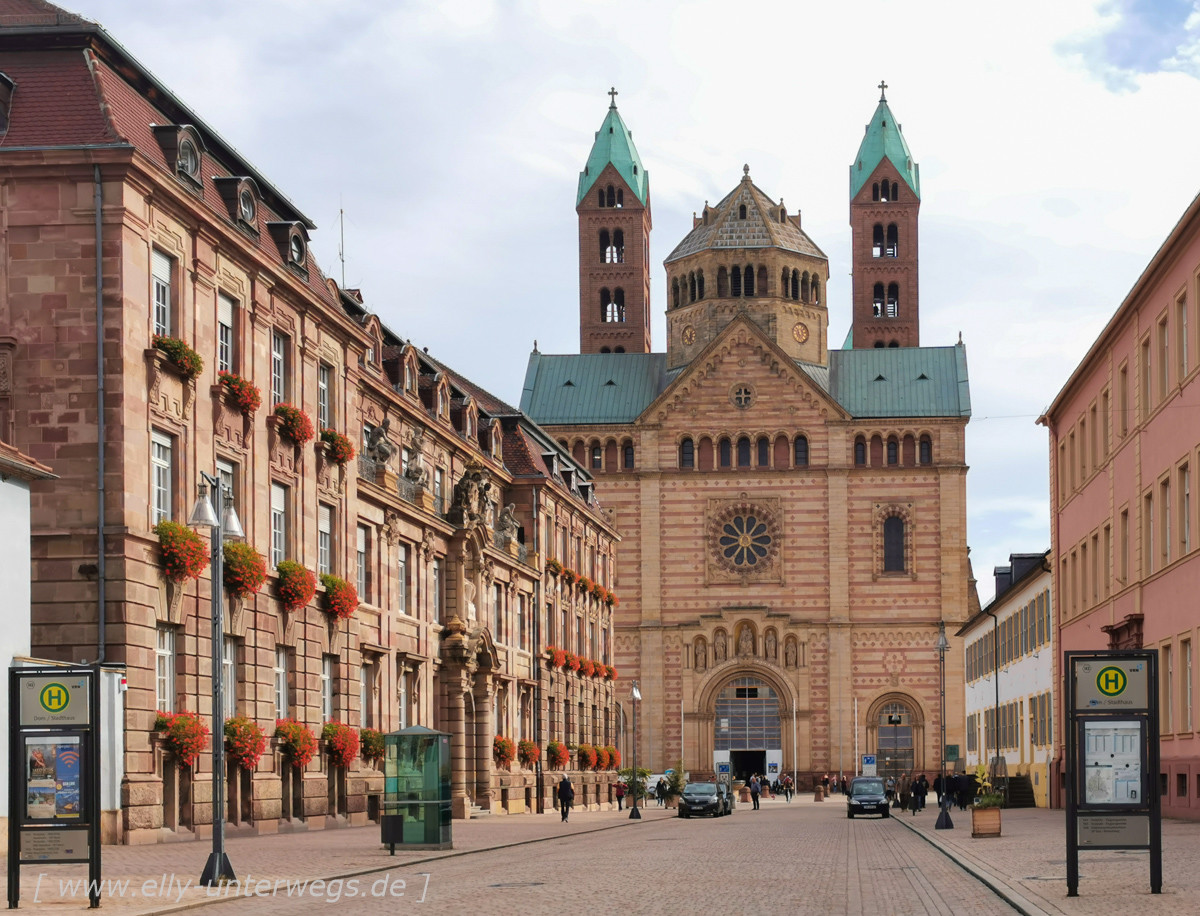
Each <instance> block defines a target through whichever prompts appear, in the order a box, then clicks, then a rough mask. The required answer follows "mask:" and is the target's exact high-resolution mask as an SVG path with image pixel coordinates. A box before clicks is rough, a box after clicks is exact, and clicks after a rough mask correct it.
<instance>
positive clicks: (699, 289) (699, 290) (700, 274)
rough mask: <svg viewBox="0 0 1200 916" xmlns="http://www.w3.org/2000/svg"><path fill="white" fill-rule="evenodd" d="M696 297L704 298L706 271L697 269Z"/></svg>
mask: <svg viewBox="0 0 1200 916" xmlns="http://www.w3.org/2000/svg"><path fill="white" fill-rule="evenodd" d="M696 298H697V299H703V298H704V271H702V270H698V271H696Z"/></svg>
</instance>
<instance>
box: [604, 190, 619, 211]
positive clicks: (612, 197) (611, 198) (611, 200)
mask: <svg viewBox="0 0 1200 916" xmlns="http://www.w3.org/2000/svg"><path fill="white" fill-rule="evenodd" d="M616 205H617V193H616V191H614V190H613V186H612V185H609V186H608V191H607V192H606V197H605V206H608V207H615V206H616Z"/></svg>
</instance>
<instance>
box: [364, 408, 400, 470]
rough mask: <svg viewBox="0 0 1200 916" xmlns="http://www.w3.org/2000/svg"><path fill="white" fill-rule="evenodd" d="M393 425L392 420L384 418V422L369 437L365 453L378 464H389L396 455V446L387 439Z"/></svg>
mask: <svg viewBox="0 0 1200 916" xmlns="http://www.w3.org/2000/svg"><path fill="white" fill-rule="evenodd" d="M391 425H392V421H391V419H389V418H388V417H384V418H383V422H382V423H380V424H379V425H378V426H376V427H375V428H374V429H373V430H371V435H369V436H368V437H367V445H366V447H365V448H364V449H363V451H364V452H366V453H367V455H368V456H369V457H371V458H374V459H375V461H376V462H377V463H378V464H387V463H388V461H390V460H391V458H392V456H393V455H395V454H396V446H394V445H392V443H391V442H389V441H388V438H387V434H388V429H389V427H391Z"/></svg>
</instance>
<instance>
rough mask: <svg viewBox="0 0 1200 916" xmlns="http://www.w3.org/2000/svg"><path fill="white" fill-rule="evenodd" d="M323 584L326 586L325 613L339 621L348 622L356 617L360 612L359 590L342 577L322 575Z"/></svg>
mask: <svg viewBox="0 0 1200 916" xmlns="http://www.w3.org/2000/svg"><path fill="white" fill-rule="evenodd" d="M321 584H322V585H323V586H325V600H324V605H325V608H324V610H325V613H326V614H328V615H329V616H330V617H336V618H337V619H338V620H346V619H347V618H349V617H352V616H354V612H355V611H356V610H358V589H356V588H355V587H354V586H353V585H351V584H350V583H349V582H347V581H346V580H345V579H343V578H341V577H340V576H331V575H329V574H328V573H322V574H321Z"/></svg>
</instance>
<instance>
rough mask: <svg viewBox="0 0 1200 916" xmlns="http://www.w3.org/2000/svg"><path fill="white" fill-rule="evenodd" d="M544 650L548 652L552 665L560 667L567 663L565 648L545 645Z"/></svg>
mask: <svg viewBox="0 0 1200 916" xmlns="http://www.w3.org/2000/svg"><path fill="white" fill-rule="evenodd" d="M546 651H547V652H549V653H550V664H551V666H552V667H555V668H561V667H562V666H563V665H565V664H566V663H567V652H566V650H565V649H559V648H558V647H557V646H546Z"/></svg>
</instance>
